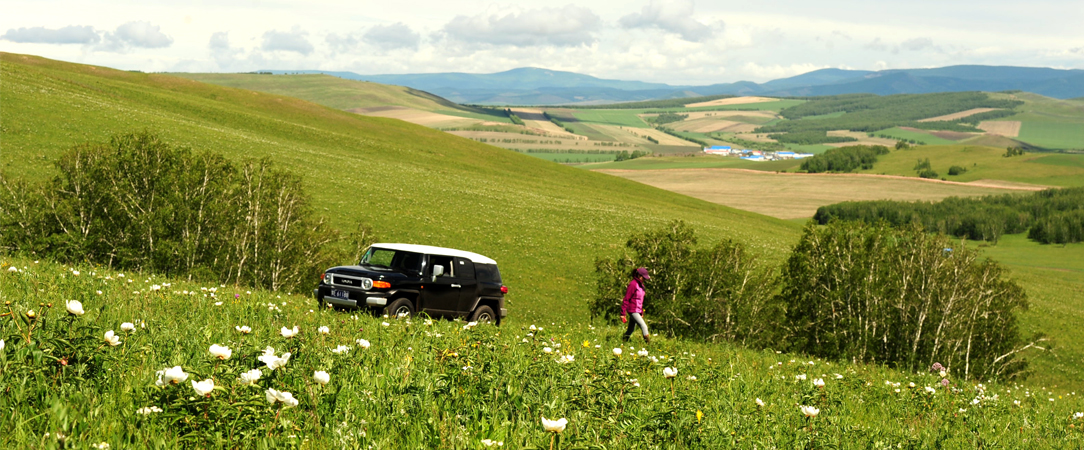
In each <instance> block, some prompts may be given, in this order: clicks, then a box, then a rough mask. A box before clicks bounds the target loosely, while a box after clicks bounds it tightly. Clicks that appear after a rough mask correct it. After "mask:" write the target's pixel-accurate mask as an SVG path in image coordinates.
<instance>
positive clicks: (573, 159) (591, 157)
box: [528, 152, 616, 164]
mask: <svg viewBox="0 0 1084 450" xmlns="http://www.w3.org/2000/svg"><path fill="white" fill-rule="evenodd" d="M528 154H529V155H530V156H533V157H535V158H542V159H544V160H546V161H553V162H555V163H561V164H592V163H604V162H610V161H613V160H614V158H615V157H616V155H612V154H583V153H545V152H530V153H528Z"/></svg>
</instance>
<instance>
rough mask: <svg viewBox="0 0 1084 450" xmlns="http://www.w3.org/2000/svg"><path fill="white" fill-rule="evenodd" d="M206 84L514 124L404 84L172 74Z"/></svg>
mask: <svg viewBox="0 0 1084 450" xmlns="http://www.w3.org/2000/svg"><path fill="white" fill-rule="evenodd" d="M170 75H173V76H177V77H181V78H187V79H190V80H195V81H199V82H202V83H209V84H215V85H219V86H227V87H233V88H238V89H245V90H249V91H257V92H265V93H268V94H275V95H283V96H287V97H295V98H300V99H304V100H307V101H310V102H313V103H316V104H320V105H324V106H327V107H329V108H335V109H342V110H348V109H355V108H371V107H381V106H402V107H407V108H413V109H417V110H420V111H430V112H436V113H440V114H447V115H451V116H458V117H464V118H470V119H481V120H487V121H494V122H507V123H511V121H510V119H508V117H507V116H506V115H505V114H504V113H502V112H500V111H497V110H488V109H482V108H471V107H467V106H462V105H459V104H456V103H453V102H451V101H448V100H445V99H444V98H441V97H438V96H436V95H433V94H430V93H428V92H424V91H419V90H416V89H411V88H408V87H404V86H392V85H386V84H379V83H369V82H365V81H357V80H347V79H343V78H338V77H334V76H331V75H322V74H318V75H254V74H221V73H172V74H170Z"/></svg>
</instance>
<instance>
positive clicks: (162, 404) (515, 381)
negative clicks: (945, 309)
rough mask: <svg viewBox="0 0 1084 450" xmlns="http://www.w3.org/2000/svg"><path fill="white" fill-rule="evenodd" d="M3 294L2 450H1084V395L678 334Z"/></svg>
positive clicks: (19, 280) (40, 265) (82, 285)
mask: <svg viewBox="0 0 1084 450" xmlns="http://www.w3.org/2000/svg"><path fill="white" fill-rule="evenodd" d="M13 268H14V269H13ZM0 281H2V282H0V295H2V296H3V297H4V298H5V299H10V300H9V304H8V305H7V306H6V307H5V308H6V310H7V312H8V313H9V314H5V315H3V316H0V336H3V337H4V341H5V343H4V345H2V346H0V370H2V371H0V389H3V391H4V392H5V393H6V394H5V395H4V396H3V397H0V406H2V407H3V408H4V410H5V414H4V415H2V416H0V426H3V427H4V430H5V432H4V433H2V434H0V445H2V446H3V447H5V448H105V447H106V446H108V448H126V449H127V448H180V447H186V448H237V447H238V446H239V444H238V443H239V442H243V444H241V446H243V447H245V448H255V449H265V448H302V449H310V448H312V449H315V448H329V447H330V448H472V449H479V448H505V447H506V448H525V449H546V448H552V449H558V448H559V449H581V448H583V449H602V448H607V449H645V448H646V449H677V448H839V449H869V448H985V447H992V448H1029V449H1030V448H1036V449H1060V448H1079V447H1080V446H1082V445H1084V430H1081V428H1080V427H1081V426H1084V414H1082V413H1081V412H1082V411H1084V399H1081V396H1080V394H1084V392H1077V391H1073V390H1072V389H1071V388H1068V387H1064V386H1061V387H1056V388H1055V387H1050V388H1033V387H1028V386H1021V385H1016V384H1000V383H985V384H982V383H975V382H970V381H967V380H962V379H957V378H956V372H955V370H954V368H949V370H948V371H946V372H945V373H944V374H943V375H942V374H940V373H938V372H937V371H936V370H923V371H919V372H918V373H901V372H898V371H894V370H889V369H886V368H884V367H880V366H877V365H855V364H850V363H847V362H833V361H824V360H821V359H816V358H809V357H804V356H802V355H795V354H786V353H777V352H775V351H771V350H765V351H751V350H745V349H741V348H738V347H735V346H733V345H730V344H727V343H720V344H703V343H697V342H692V341H688V340H673V339H667V338H666V337H665V336H655V337H654V338H653V339H652V341H651V343H650V345H648V346H647V347H644V344H643V343H642V341H641V340H639V339H636V340H634V341H632V342H628V343H625V342H621V340H620V339H619V338H618V330H617V328H618V327H617V326H616V325H613V324H603V323H597V322H596V323H593V324H591V323H585V322H583V321H580V320H567V319H565V318H559V319H553V320H519V321H517V322H516V323H515V324H512V323H506V324H505V325H503V326H501V327H499V328H498V327H494V326H493V325H490V324H477V325H473V324H469V323H464V322H461V321H447V320H428V319H427V318H425V317H414V318H401V319H397V318H388V317H374V316H368V315H364V314H361V315H354V314H351V313H349V312H336V311H332V310H327V309H323V310H321V309H318V308H315V304H314V303H313V301H312V300H311V299H310V298H306V297H304V296H298V295H283V294H280V293H274V292H265V291H248V290H245V289H244V288H241V287H232V286H215V285H206V284H199V283H191V282H186V281H181V280H172V279H164V278H160V277H156V276H154V275H152V274H144V273H134V272H129V273H121V272H115V271H111V270H107V269H105V268H101V267H91V266H74V267H65V266H60V265H57V264H52V263H48V262H34V261H30V260H26V259H9V258H4V259H2V260H0ZM71 301H78V302H79V304H78V305H76V304H72V303H69V302H71ZM30 311H33V318H32V319H30V318H28V316H27V314H28V313H29V312H30ZM69 311H70V312H69ZM125 324H127V325H125ZM212 346H214V347H212ZM39 350H44V351H39ZM543 418H545V419H546V420H553V421H558V422H560V423H562V425H561V426H559V427H557V428H553V431H548V430H547V428H546V427H545V425H544V422H543ZM558 431H559V432H558Z"/></svg>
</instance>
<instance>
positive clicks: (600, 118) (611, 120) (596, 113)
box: [572, 109, 648, 128]
mask: <svg viewBox="0 0 1084 450" xmlns="http://www.w3.org/2000/svg"><path fill="white" fill-rule="evenodd" d="M572 114H573V115H574V116H576V119H577V120H579V121H580V122H588V123H601V124H605V125H620V126H623V127H634V128H648V125H647V123H646V122H644V121H643V120H642V119H640V117H639V116H637V115H636V113H634V112H631V111H625V110H620V109H583V110H575V111H573V113H572Z"/></svg>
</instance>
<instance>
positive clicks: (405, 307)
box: [384, 298, 414, 317]
mask: <svg viewBox="0 0 1084 450" xmlns="http://www.w3.org/2000/svg"><path fill="white" fill-rule="evenodd" d="M404 312H405V313H406V315H407V317H411V316H413V315H414V304H413V303H411V302H410V300H407V299H405V298H401V299H398V300H395V301H393V302H391V304H389V305H388V306H386V307H385V308H384V314H387V315H388V317H398V316H399V314H401V313H404Z"/></svg>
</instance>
